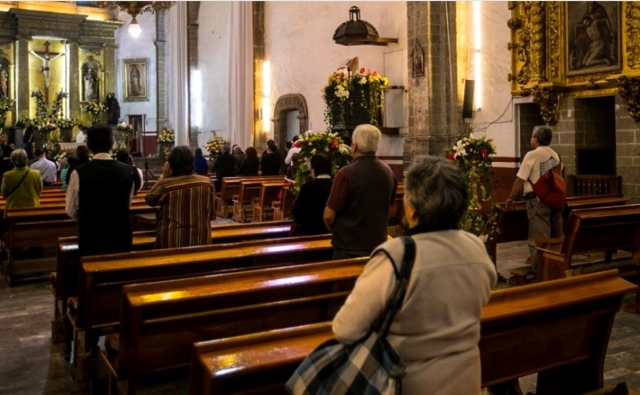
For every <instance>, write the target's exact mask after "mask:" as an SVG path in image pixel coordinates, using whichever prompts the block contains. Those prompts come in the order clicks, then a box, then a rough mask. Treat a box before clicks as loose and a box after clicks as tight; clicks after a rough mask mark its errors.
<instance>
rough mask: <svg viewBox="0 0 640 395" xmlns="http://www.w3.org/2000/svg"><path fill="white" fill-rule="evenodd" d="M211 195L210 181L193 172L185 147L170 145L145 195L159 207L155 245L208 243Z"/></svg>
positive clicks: (190, 159) (209, 239) (149, 202)
mask: <svg viewBox="0 0 640 395" xmlns="http://www.w3.org/2000/svg"><path fill="white" fill-rule="evenodd" d="M213 195H214V187H213V184H212V183H211V180H210V179H209V178H208V177H204V176H199V175H197V174H195V169H194V165H193V154H192V153H191V150H189V147H187V146H178V147H174V148H173V149H172V150H171V152H170V153H169V159H168V160H167V162H166V163H165V164H164V169H163V171H162V176H160V178H159V179H158V182H157V183H156V184H155V185H154V186H153V188H151V191H149V193H148V194H147V196H146V198H145V199H146V201H147V203H148V204H149V205H150V206H160V209H159V211H158V232H157V235H156V244H155V248H174V247H188V246H197V245H204V244H210V243H211V222H210V218H211V210H212V207H213Z"/></svg>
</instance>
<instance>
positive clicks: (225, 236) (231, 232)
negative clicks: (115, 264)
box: [51, 221, 292, 344]
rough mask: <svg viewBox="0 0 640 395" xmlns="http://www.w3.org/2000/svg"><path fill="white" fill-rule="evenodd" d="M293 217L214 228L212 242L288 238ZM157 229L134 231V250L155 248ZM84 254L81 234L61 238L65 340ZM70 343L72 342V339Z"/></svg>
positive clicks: (58, 287) (58, 300)
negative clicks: (70, 300) (69, 304)
mask: <svg viewBox="0 0 640 395" xmlns="http://www.w3.org/2000/svg"><path fill="white" fill-rule="evenodd" d="M291 224H292V222H291V221H278V222H270V223H269V224H233V225H224V226H216V227H212V228H211V244H222V243H237V242H240V241H247V240H261V239H272V238H284V237H287V236H288V235H289V229H290V228H291ZM155 240H156V231H155V230H153V231H143V232H134V233H133V251H147V250H151V249H153V246H154V243H155ZM79 264H80V256H79V252H78V238H77V237H65V238H60V239H58V257H57V264H56V275H55V276H54V280H53V281H52V282H53V284H52V291H53V294H54V296H55V302H54V322H57V324H54V325H53V328H54V329H53V330H52V335H51V337H52V339H56V342H62V341H64V339H65V338H66V339H68V342H70V341H71V339H70V337H69V336H68V334H67V336H65V335H64V315H65V312H66V311H67V300H68V298H69V297H71V296H76V295H77V294H78V293H77V290H78V270H79ZM69 344H70V343H69Z"/></svg>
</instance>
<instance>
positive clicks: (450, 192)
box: [404, 156, 469, 230]
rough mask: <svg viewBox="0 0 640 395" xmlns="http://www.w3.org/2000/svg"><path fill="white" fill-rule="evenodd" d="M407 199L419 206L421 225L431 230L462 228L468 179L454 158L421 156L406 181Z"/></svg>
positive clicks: (410, 169)
mask: <svg viewBox="0 0 640 395" xmlns="http://www.w3.org/2000/svg"><path fill="white" fill-rule="evenodd" d="M404 185H405V191H404V193H405V196H406V201H407V202H408V203H409V204H410V205H411V207H413V208H414V209H415V212H416V216H417V219H418V225H421V226H423V227H426V228H428V229H432V230H436V229H458V223H459V222H460V219H461V218H462V215H463V214H464V212H465V211H466V209H467V197H468V195H469V191H468V187H467V179H466V178H465V176H464V174H463V173H462V171H461V170H460V169H458V167H457V166H456V165H455V164H454V163H453V162H451V161H449V160H447V159H445V158H440V157H435V156H418V157H417V158H416V159H415V160H414V162H413V164H412V165H411V166H410V167H409V169H408V170H407V175H406V177H405V180H404Z"/></svg>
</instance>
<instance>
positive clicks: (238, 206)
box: [232, 176, 284, 222]
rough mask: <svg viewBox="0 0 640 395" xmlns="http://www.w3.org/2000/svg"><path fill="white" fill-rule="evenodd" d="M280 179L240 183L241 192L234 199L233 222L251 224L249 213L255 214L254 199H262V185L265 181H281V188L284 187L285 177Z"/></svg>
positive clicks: (246, 180) (245, 180) (253, 180)
mask: <svg viewBox="0 0 640 395" xmlns="http://www.w3.org/2000/svg"><path fill="white" fill-rule="evenodd" d="M277 177H278V178H269V179H266V180H265V179H263V178H260V177H258V178H250V179H243V180H241V181H240V190H239V191H238V194H237V195H234V197H233V199H232V200H233V220H234V221H237V222H249V220H250V219H249V218H248V216H247V212H249V211H250V212H251V214H253V202H254V199H258V198H259V197H260V189H261V187H262V183H263V182H265V181H270V182H275V181H280V183H281V186H282V185H284V176H277Z"/></svg>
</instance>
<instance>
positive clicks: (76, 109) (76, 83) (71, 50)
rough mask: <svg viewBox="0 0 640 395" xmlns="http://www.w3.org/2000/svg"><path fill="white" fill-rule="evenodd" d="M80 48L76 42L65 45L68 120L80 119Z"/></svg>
mask: <svg viewBox="0 0 640 395" xmlns="http://www.w3.org/2000/svg"><path fill="white" fill-rule="evenodd" d="M79 55H80V48H79V46H78V43H77V42H69V43H68V44H67V56H68V59H69V62H68V64H69V97H68V98H67V100H68V101H69V113H68V114H65V115H66V116H67V117H68V118H74V119H78V118H80V75H79V73H80V71H79V61H78V59H79Z"/></svg>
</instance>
